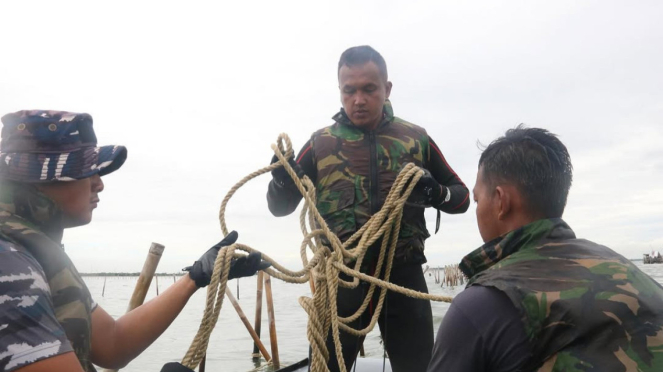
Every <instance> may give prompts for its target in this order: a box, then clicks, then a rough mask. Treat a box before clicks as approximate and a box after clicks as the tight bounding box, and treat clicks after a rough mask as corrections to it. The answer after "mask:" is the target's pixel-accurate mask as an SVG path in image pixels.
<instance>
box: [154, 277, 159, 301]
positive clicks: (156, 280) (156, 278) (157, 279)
mask: <svg viewBox="0 0 663 372" xmlns="http://www.w3.org/2000/svg"><path fill="white" fill-rule="evenodd" d="M154 280H155V284H156V286H157V296H158V295H159V276H158V275H157V276H155V277H154Z"/></svg>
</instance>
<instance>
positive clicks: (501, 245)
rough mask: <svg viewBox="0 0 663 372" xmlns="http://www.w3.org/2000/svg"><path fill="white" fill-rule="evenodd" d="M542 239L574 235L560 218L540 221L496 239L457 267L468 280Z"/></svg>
mask: <svg viewBox="0 0 663 372" xmlns="http://www.w3.org/2000/svg"><path fill="white" fill-rule="evenodd" d="M543 238H552V239H574V238H575V234H574V233H573V230H571V228H570V227H569V225H567V224H566V222H564V220H562V219H561V218H551V219H542V220H538V221H534V222H532V223H530V224H527V225H525V226H522V227H520V228H518V229H516V230H513V231H511V232H508V233H506V234H504V235H502V236H500V237H497V238H495V239H493V240H491V241H489V242H487V243H485V244H484V245H482V246H481V247H479V248H477V249H475V250H474V251H473V252H471V253H470V254H468V255H467V256H465V257H464V258H463V260H462V261H461V263H460V265H459V267H460V270H461V271H462V272H463V274H465V276H467V277H468V278H472V277H473V276H475V275H476V274H478V273H480V272H482V271H484V270H487V269H489V268H490V267H492V266H493V265H495V264H496V263H498V262H499V261H501V260H502V259H504V258H506V257H508V256H510V255H512V254H513V253H516V252H518V251H519V250H521V249H524V248H529V247H534V246H535V245H536V242H538V241H539V240H541V239H543Z"/></svg>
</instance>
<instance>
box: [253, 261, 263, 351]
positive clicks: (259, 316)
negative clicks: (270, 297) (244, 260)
mask: <svg viewBox="0 0 663 372" xmlns="http://www.w3.org/2000/svg"><path fill="white" fill-rule="evenodd" d="M257 276H258V289H257V290H256V318H255V323H254V329H255V331H256V334H257V335H258V338H260V328H261V327H262V285H263V278H262V271H258V275H257ZM253 358H254V359H258V358H260V349H258V344H257V343H255V342H254V343H253Z"/></svg>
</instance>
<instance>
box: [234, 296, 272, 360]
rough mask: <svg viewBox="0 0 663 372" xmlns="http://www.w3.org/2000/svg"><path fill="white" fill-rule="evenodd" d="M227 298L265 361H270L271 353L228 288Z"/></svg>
mask: <svg viewBox="0 0 663 372" xmlns="http://www.w3.org/2000/svg"><path fill="white" fill-rule="evenodd" d="M226 297H227V298H228V300H230V303H232V304H233V306H234V307H235V311H237V315H239V319H240V320H241V321H242V323H244V327H246V330H247V331H249V334H250V335H251V338H253V342H254V343H256V344H258V349H259V350H260V353H262V355H263V356H264V357H265V360H267V361H269V360H270V359H271V357H270V356H269V353H268V352H267V349H266V348H265V345H263V344H262V342H261V341H260V337H258V335H257V334H256V331H254V330H253V327H251V323H249V320H248V319H247V318H246V315H244V311H242V308H241V307H240V306H239V303H238V302H237V300H236V299H235V297H234V296H233V294H232V292H230V289H229V288H228V287H226Z"/></svg>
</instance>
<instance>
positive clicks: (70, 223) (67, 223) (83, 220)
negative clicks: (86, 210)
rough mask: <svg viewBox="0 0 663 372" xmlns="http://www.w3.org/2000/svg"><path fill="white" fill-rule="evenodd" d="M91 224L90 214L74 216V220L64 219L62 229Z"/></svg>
mask: <svg viewBox="0 0 663 372" xmlns="http://www.w3.org/2000/svg"><path fill="white" fill-rule="evenodd" d="M90 222H92V213H90V214H89V215H85V216H76V217H75V218H65V219H64V221H63V227H64V228H65V229H69V228H72V227H78V226H85V225H87V224H89V223H90Z"/></svg>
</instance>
